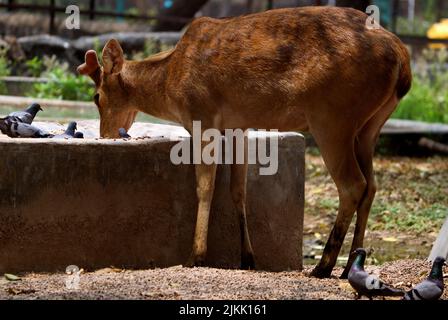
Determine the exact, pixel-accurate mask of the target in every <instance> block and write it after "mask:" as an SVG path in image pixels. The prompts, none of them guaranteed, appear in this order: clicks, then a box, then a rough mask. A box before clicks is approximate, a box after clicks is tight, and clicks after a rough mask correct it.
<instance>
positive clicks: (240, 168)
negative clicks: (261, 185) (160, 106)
mask: <svg viewBox="0 0 448 320" xmlns="http://www.w3.org/2000/svg"><path fill="white" fill-rule="evenodd" d="M231 168H232V176H231V186H230V188H231V190H230V191H231V193H232V199H233V202H234V204H235V207H236V211H237V212H238V216H239V219H240V232H241V269H246V270H250V269H254V268H255V260H254V252H253V249H252V244H251V242H250V237H249V230H248V227H247V217H246V188H247V168H248V165H247V161H245V163H244V164H232V166H231Z"/></svg>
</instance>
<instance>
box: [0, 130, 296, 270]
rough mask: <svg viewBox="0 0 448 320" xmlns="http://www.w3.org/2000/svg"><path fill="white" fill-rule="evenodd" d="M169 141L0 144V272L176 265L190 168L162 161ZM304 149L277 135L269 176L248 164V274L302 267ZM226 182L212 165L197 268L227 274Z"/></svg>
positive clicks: (188, 215)
mask: <svg viewBox="0 0 448 320" xmlns="http://www.w3.org/2000/svg"><path fill="white" fill-rule="evenodd" d="M151 126H154V125H150V124H145V125H140V127H146V128H148V127H150V128H151ZM157 128H158V130H156V131H157V132H160V134H159V135H163V134H164V132H163V130H160V128H165V134H166V133H169V132H167V131H170V128H171V126H166V127H165V126H161V125H159V126H157ZM149 131H151V130H149ZM254 134H256V133H254ZM179 139H180V138H179ZM188 139H189V138H188ZM251 139H253V137H251ZM176 143H177V141H173V140H172V139H167V138H162V137H159V138H149V139H141V140H134V139H133V140H130V141H124V140H117V141H114V140H95V139H85V140H79V139H73V140H55V139H10V138H4V137H2V138H0V155H1V156H0V272H1V273H4V272H12V273H13V272H31V271H33V272H42V271H57V270H65V268H66V266H68V265H71V264H75V265H78V266H79V267H83V268H85V269H89V270H93V269H98V268H102V267H108V266H116V267H124V268H151V267H167V266H172V265H178V264H183V263H184V262H186V260H187V258H188V256H189V254H190V251H191V247H192V241H193V233H194V226H195V221H196V208H197V200H196V191H195V176H194V166H193V165H177V166H176V165H173V164H172V163H171V161H170V150H171V147H172V146H173V145H174V144H176ZM304 150H305V146H304V138H303V136H301V135H299V134H295V133H281V134H279V169H278V173H277V174H276V175H273V176H260V175H259V170H258V169H259V165H250V166H249V167H250V169H249V178H248V210H249V216H248V224H249V231H250V234H251V236H252V242H253V247H254V251H255V254H256V263H257V268H258V269H263V270H270V271H282V270H297V269H301V268H302V231H303V206H304ZM229 178H230V166H229V165H220V166H219V168H218V174H217V181H216V191H215V195H214V201H213V208H212V213H211V218H210V219H211V220H210V230H209V239H208V255H207V261H206V262H207V265H209V266H214V267H222V268H237V267H238V266H239V263H240V259H239V257H240V245H239V242H240V240H239V239H240V233H239V227H238V217H237V215H236V212H235V209H234V205H233V202H232V200H231V196H230V191H229Z"/></svg>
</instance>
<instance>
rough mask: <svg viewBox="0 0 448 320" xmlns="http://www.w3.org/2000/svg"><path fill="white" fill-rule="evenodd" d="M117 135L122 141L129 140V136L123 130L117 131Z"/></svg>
mask: <svg viewBox="0 0 448 320" xmlns="http://www.w3.org/2000/svg"><path fill="white" fill-rule="evenodd" d="M118 134H119V135H120V137H121V138H123V139H131V136H130V135H129V134H128V133H127V132H126V129H125V128H120V129H118Z"/></svg>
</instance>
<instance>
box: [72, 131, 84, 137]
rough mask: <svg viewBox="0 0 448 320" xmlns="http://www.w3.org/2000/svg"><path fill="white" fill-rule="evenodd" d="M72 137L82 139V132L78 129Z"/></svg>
mask: <svg viewBox="0 0 448 320" xmlns="http://www.w3.org/2000/svg"><path fill="white" fill-rule="evenodd" d="M73 137H74V138H76V139H84V133H82V132H80V131H78V132H76V133H75V135H74V136H73Z"/></svg>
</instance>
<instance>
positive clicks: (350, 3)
mask: <svg viewBox="0 0 448 320" xmlns="http://www.w3.org/2000/svg"><path fill="white" fill-rule="evenodd" d="M370 4H371V1H370V0H337V1H336V5H337V6H339V7H351V8H355V9H358V10H361V11H364V12H365V11H366V8H367V7H368V6H369V5H370Z"/></svg>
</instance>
